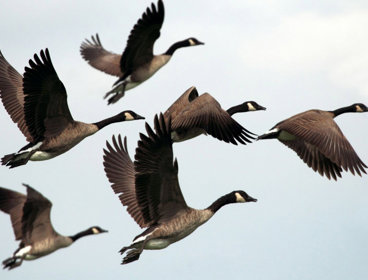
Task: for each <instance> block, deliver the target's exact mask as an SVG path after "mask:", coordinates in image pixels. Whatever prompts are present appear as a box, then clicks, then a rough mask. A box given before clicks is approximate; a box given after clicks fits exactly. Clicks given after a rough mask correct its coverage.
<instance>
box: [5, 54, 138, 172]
mask: <svg viewBox="0 0 368 280" xmlns="http://www.w3.org/2000/svg"><path fill="white" fill-rule="evenodd" d="M40 56H41V58H39V57H38V55H37V54H35V55H34V60H29V65H30V67H26V68H25V73H24V77H22V76H21V75H20V74H19V73H18V72H17V71H16V70H15V69H14V68H13V67H12V66H11V65H10V64H9V63H8V62H7V61H6V59H5V58H4V56H3V55H2V53H1V52H0V98H1V101H2V102H3V105H4V107H5V109H6V110H7V112H8V114H9V115H10V117H11V118H12V120H13V122H15V123H16V124H17V125H18V127H19V129H20V131H21V132H22V133H23V135H24V136H25V137H26V139H27V141H28V142H29V143H28V144H27V145H26V146H24V147H23V148H21V149H20V150H19V152H17V153H12V154H9V155H5V156H4V157H3V158H2V159H1V163H2V164H3V165H7V166H9V167H10V168H14V167H17V166H20V165H24V164H26V163H27V162H28V161H29V160H32V161H39V160H48V159H51V158H53V157H56V156H58V155H60V154H62V153H65V152H66V151H68V150H69V149H71V148H72V147H74V146H75V145H77V144H78V143H79V142H80V141H82V140H83V139H84V138H85V137H87V136H90V135H92V134H94V133H96V132H97V131H99V130H100V129H102V128H103V127H105V126H107V125H109V124H112V123H116V122H122V121H130V120H138V119H144V118H143V117H142V116H140V115H138V114H136V113H135V112H133V111H131V110H126V111H123V112H121V113H119V114H117V115H115V116H113V117H111V118H107V119H104V120H101V121H99V122H95V123H91V124H89V123H83V122H79V121H75V120H74V119H73V117H72V115H71V113H70V111H69V108H68V103H67V94H66V90H65V87H64V85H63V83H62V82H61V81H60V80H59V77H58V76H57V74H56V71H55V69H54V66H53V65H52V62H51V58H50V54H49V51H48V49H46V50H45V51H43V50H41V53H40Z"/></svg>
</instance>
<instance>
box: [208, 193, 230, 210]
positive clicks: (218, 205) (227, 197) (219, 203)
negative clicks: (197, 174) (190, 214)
mask: <svg viewBox="0 0 368 280" xmlns="http://www.w3.org/2000/svg"><path fill="white" fill-rule="evenodd" d="M235 202H236V201H235V197H234V194H233V193H229V194H226V195H224V196H221V197H220V198H219V199H217V200H216V201H215V202H214V203H212V204H211V205H210V206H209V207H208V208H207V209H209V210H211V211H212V212H213V213H216V212H217V211H218V210H219V209H220V208H221V207H222V206H224V205H226V204H229V203H235Z"/></svg>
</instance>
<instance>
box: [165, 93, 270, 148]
mask: <svg viewBox="0 0 368 280" xmlns="http://www.w3.org/2000/svg"><path fill="white" fill-rule="evenodd" d="M257 110H266V108H265V107H263V106H261V105H259V104H257V103H256V102H254V101H246V102H244V103H242V104H240V105H237V106H233V107H231V108H229V109H228V110H227V111H225V110H223V109H222V108H221V105H220V104H219V103H218V102H217V100H216V99H215V98H213V97H212V96H211V95H210V94H209V93H204V94H202V95H198V91H197V89H196V88H195V87H191V88H189V89H188V90H186V91H185V92H184V93H183V94H182V95H181V96H180V97H179V98H178V99H177V100H176V101H175V102H174V103H173V104H172V105H171V106H170V107H169V109H167V111H166V112H165V114H164V117H165V119H169V117H170V118H171V129H172V133H171V137H172V140H173V141H174V142H180V141H185V140H188V139H191V138H193V137H196V136H198V135H200V134H202V133H205V134H207V133H208V134H210V135H212V136H213V137H215V138H217V139H219V140H222V141H225V142H227V143H229V142H231V143H233V144H235V145H237V141H238V142H239V143H241V144H246V142H248V143H250V139H254V137H253V136H252V135H255V134H254V133H252V132H250V131H248V130H247V129H245V128H244V127H243V126H241V125H240V124H239V123H238V122H237V121H235V120H234V119H233V118H232V117H231V116H232V115H233V114H235V113H240V112H248V111H257ZM251 134H252V135H251Z"/></svg>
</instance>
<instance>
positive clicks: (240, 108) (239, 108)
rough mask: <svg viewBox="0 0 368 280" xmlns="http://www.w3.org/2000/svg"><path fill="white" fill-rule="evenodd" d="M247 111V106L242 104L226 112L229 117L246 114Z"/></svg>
mask: <svg viewBox="0 0 368 280" xmlns="http://www.w3.org/2000/svg"><path fill="white" fill-rule="evenodd" d="M247 111H248V108H247V106H244V105H243V104H239V105H236V106H233V107H231V108H229V109H227V112H228V114H229V115H230V116H232V115H234V114H236V113H240V112H247Z"/></svg>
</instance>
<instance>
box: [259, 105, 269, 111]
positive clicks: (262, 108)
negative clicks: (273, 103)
mask: <svg viewBox="0 0 368 280" xmlns="http://www.w3.org/2000/svg"><path fill="white" fill-rule="evenodd" d="M258 106H259V107H258V110H265V111H266V110H267V108H266V107H263V106H261V105H258Z"/></svg>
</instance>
